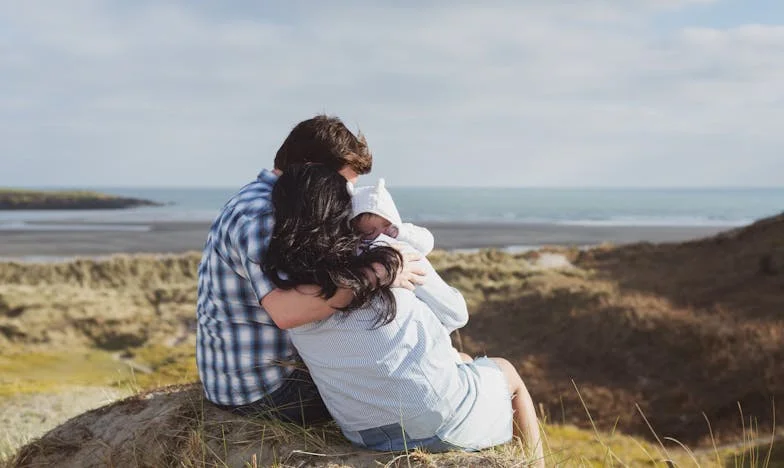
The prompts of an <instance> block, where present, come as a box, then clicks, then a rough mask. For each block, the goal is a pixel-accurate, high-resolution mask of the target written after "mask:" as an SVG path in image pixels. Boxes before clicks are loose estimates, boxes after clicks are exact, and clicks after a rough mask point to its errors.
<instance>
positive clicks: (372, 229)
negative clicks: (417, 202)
mask: <svg viewBox="0 0 784 468" xmlns="http://www.w3.org/2000/svg"><path fill="white" fill-rule="evenodd" d="M354 223H355V224H354V225H355V226H356V229H357V231H359V233H360V234H361V235H362V238H363V239H365V240H373V239H375V238H376V237H378V235H379V234H381V233H384V232H386V231H389V230H390V228H391V226H392V223H390V222H389V221H387V220H386V219H384V218H382V217H381V216H379V215H377V214H373V213H362V214H361V215H359V216H357V218H356V220H355V221H354Z"/></svg>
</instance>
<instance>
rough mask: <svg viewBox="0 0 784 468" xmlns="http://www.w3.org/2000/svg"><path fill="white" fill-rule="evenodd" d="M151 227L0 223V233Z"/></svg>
mask: <svg viewBox="0 0 784 468" xmlns="http://www.w3.org/2000/svg"><path fill="white" fill-rule="evenodd" d="M151 230H152V226H148V225H140V224H89V223H28V222H25V221H9V222H0V231H36V232H41V231H50V232H64V231H66V232H74V231H77V232H84V231H87V232H100V231H118V232H150V231H151Z"/></svg>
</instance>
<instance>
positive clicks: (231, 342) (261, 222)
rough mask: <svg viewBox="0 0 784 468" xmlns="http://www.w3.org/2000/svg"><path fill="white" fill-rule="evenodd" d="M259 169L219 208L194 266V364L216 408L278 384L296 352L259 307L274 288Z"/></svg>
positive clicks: (264, 181) (269, 219) (265, 191)
mask: <svg viewBox="0 0 784 468" xmlns="http://www.w3.org/2000/svg"><path fill="white" fill-rule="evenodd" d="M277 179H278V177H277V176H276V175H275V174H274V173H272V172H270V171H268V170H263V171H261V173H260V174H259V176H258V178H257V179H256V180H255V181H253V182H251V183H250V184H248V185H246V186H245V187H243V188H242V189H241V190H240V191H239V192H238V193H237V194H236V195H234V197H232V198H231V200H229V201H228V202H227V203H226V205H225V206H224V207H223V210H222V211H221V213H220V215H219V216H218V218H217V219H216V220H215V222H214V223H213V224H212V227H211V229H210V233H209V236H208V237H207V243H206V245H205V246H204V253H203V255H202V259H201V263H200V264H199V290H198V294H199V298H198V302H197V306H196V315H197V322H198V325H197V332H196V339H197V340H196V361H197V364H198V366H199V376H200V377H201V381H202V385H203V387H204V393H205V395H206V397H207V399H209V400H210V401H212V402H213V403H217V404H220V405H230V406H237V405H244V404H248V403H253V402H255V401H257V400H260V399H261V398H263V397H264V396H266V395H267V394H268V393H270V392H272V391H274V390H275V389H277V388H278V387H279V386H280V385H281V383H282V379H283V378H285V377H287V376H288V374H289V372H290V371H289V370H287V369H286V368H285V367H282V366H281V365H280V362H281V361H289V360H291V359H292V358H293V357H294V356H295V355H296V351H295V350H294V347H293V346H292V344H291V340H290V339H289V335H288V332H286V331H284V330H281V329H279V328H278V327H277V326H275V323H274V322H273V321H272V319H271V318H270V316H269V315H268V314H267V312H266V311H265V310H264V309H263V308H262V307H261V305H260V304H259V303H260V302H261V299H262V298H263V297H264V296H266V295H267V294H268V293H269V292H270V291H272V290H273V289H274V288H275V287H274V285H273V284H272V283H271V282H270V281H269V280H268V279H267V278H266V277H265V276H264V273H263V271H262V261H263V259H264V253H265V252H266V250H267V247H268V246H269V242H270V239H271V238H272V229H273V227H274V225H275V216H274V213H273V210H272V200H271V197H272V188H273V186H274V185H275V182H276V181H277Z"/></svg>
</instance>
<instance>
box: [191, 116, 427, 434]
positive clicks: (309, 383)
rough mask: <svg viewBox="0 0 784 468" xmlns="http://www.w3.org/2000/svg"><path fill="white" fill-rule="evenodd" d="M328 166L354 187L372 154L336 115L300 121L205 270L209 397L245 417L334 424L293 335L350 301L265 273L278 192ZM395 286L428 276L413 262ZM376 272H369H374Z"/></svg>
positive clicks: (228, 216)
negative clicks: (290, 285) (309, 170)
mask: <svg viewBox="0 0 784 468" xmlns="http://www.w3.org/2000/svg"><path fill="white" fill-rule="evenodd" d="M305 163H317V164H323V165H325V166H327V167H329V168H332V169H334V170H335V171H337V172H338V173H340V174H341V175H342V176H343V177H345V178H346V180H347V181H349V182H351V183H354V182H356V180H357V179H358V178H359V176H360V175H362V174H367V173H369V172H370V170H371V168H372V164H373V156H372V155H371V153H370V150H369V149H368V146H367V143H366V141H365V139H364V137H362V135H361V134H360V135H359V137H357V136H355V135H354V134H353V133H351V131H349V130H348V128H346V126H345V125H344V124H343V122H341V121H340V119H338V118H336V117H327V116H325V115H318V116H316V117H314V118H312V119H308V120H305V121H303V122H300V123H299V124H297V126H295V127H294V129H293V130H292V131H291V133H289V136H288V137H287V138H286V140H285V141H284V142H283V144H282V145H281V147H280V149H279V150H278V152H277V154H276V155H275V169H274V170H273V171H268V170H263V171H261V173H260V174H259V175H258V177H257V179H256V180H255V181H253V182H251V183H249V184H248V185H246V186H245V187H243V188H242V189H241V190H240V191H239V192H238V193H237V194H236V195H234V196H233V197H232V198H231V199H230V200H229V201H228V202H227V203H226V205H225V206H224V207H223V210H222V211H221V213H220V215H218V217H217V219H216V220H215V222H214V223H213V225H212V227H211V229H210V233H209V235H208V237H207V242H206V245H205V247H204V252H203V256H202V260H201V263H200V264H199V287H198V296H199V297H198V302H197V307H196V310H197V324H198V325H197V342H196V361H197V363H198V367H199V376H200V377H201V381H202V386H203V388H204V393H205V396H206V397H207V399H208V400H210V401H211V402H213V403H215V404H217V405H218V406H221V407H223V408H225V409H229V410H232V411H235V412H238V413H240V414H246V415H259V416H272V417H278V418H280V419H282V420H285V421H291V422H296V423H300V424H303V425H304V424H308V423H311V422H317V421H321V420H325V419H328V418H329V413H328V412H327V410H326V407H325V406H324V403H323V402H322V401H321V397H320V396H319V393H318V390H317V389H316V387H315V385H314V384H313V380H312V379H311V378H310V374H309V373H308V372H307V371H306V370H303V369H302V368H303V366H302V364H301V363H299V364H298V365H296V366H292V364H297V363H298V358H297V355H296V350H295V349H294V347H293V346H292V344H291V340H290V339H289V336H288V332H286V331H285V330H286V329H289V328H293V327H296V326H299V325H302V324H305V323H310V322H313V321H316V320H322V319H324V318H327V317H329V316H330V315H331V314H332V313H334V312H335V310H337V309H338V308H341V307H344V306H346V305H347V304H348V303H349V302H351V299H352V297H351V292H350V291H349V290H347V289H346V290H340V291H339V292H338V293H337V294H335V296H333V297H332V298H330V299H329V300H325V299H324V298H322V297H321V296H320V292H321V291H320V290H319V289H318V288H317V287H315V286H310V287H308V286H306V287H300V288H297V289H292V290H287V291H283V290H280V289H275V288H274V286H273V285H272V283H271V282H270V281H269V280H268V279H267V278H266V277H265V275H264V272H263V271H262V264H263V259H264V254H265V252H266V249H267V246H268V245H269V241H270V237H271V236H272V231H273V227H274V223H275V218H274V213H273V211H272V202H271V195H272V188H273V186H274V184H275V182H276V180H277V178H278V176H279V175H280V174H282V173H283V172H284V171H286V169H287V168H288V167H291V166H293V165H298V164H305ZM406 260H407V261H406V262H405V263H404V267H403V268H402V269H401V271H400V272H398V274H397V276H396V279H395V286H397V287H406V288H409V289H413V288H414V285H415V284H421V283H422V281H423V275H424V272H423V271H422V270H421V269H417V267H415V266H414V265H413V264H412V262H413V261H415V260H417V258H415V257H414V256H409V257H407V258H406ZM369 274H370V273H369Z"/></svg>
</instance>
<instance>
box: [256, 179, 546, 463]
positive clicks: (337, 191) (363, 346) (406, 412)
mask: <svg viewBox="0 0 784 468" xmlns="http://www.w3.org/2000/svg"><path fill="white" fill-rule="evenodd" d="M272 203H273V206H274V209H275V223H276V224H275V230H274V232H273V237H272V240H271V242H270V246H269V250H268V252H267V255H266V258H265V272H266V274H267V275H268V277H269V278H270V279H271V280H272V281H273V283H275V284H276V286H277V287H279V288H283V289H290V288H296V287H302V286H303V285H317V286H319V287H320V288H321V291H322V294H323V295H325V296H326V297H331V296H333V295H334V294H335V293H336V292H337V291H338V289H340V288H346V289H350V290H351V291H352V292H353V297H354V299H353V301H352V302H351V304H349V305H348V306H347V307H346V308H345V309H344V310H343V311H341V312H337V313H335V314H334V315H332V316H331V317H330V318H328V319H326V320H322V321H319V322H315V323H311V324H307V325H304V326H301V327H297V328H293V329H291V330H290V334H291V338H292V341H293V343H294V346H295V347H296V348H297V350H298V351H299V353H300V356H301V357H302V359H303V361H304V362H305V364H306V365H307V367H308V369H309V370H310V373H311V375H312V377H313V380H314V381H315V383H316V386H317V387H318V389H319V392H320V393H321V396H322V398H323V399H324V402H325V403H326V405H327V408H328V409H329V411H330V413H331V414H332V416H333V417H334V418H335V420H336V421H337V423H338V424H339V425H340V427H341V429H342V430H343V433H344V434H345V435H346V437H347V438H348V439H349V440H351V441H352V442H353V443H355V444H358V445H360V446H364V447H368V448H371V449H376V450H404V449H412V448H415V447H420V448H423V449H426V450H429V451H444V450H450V449H462V450H479V449H483V448H486V447H490V446H493V445H498V444H501V443H504V442H507V441H508V440H510V439H511V438H512V435H513V429H512V426H513V419H514V435H516V436H517V437H519V438H520V439H522V441H523V442H524V444H525V446H526V447H527V449H528V450H529V451H530V453H531V454H532V455H533V456H534V457H535V458H536V459H538V460H539V463H542V462H541V460H542V447H541V440H540V437H539V428H538V423H537V420H536V413H535V410H534V406H533V403H532V401H531V397H530V395H529V394H528V391H527V390H526V388H525V385H524V384H523V382H522V380H521V379H520V376H519V374H518V373H517V371H516V370H515V369H514V367H513V366H512V365H511V364H510V363H509V362H508V361H506V360H504V359H498V358H478V359H476V360H475V361H472V362H466V363H463V362H456V359H455V357H454V356H455V355H454V351H453V349H452V345H451V341H450V339H449V333H450V332H451V331H453V330H454V329H456V328H459V327H462V326H463V325H465V323H466V322H467V320H468V313H467V310H466V304H465V300H464V299H463V297H462V296H461V295H460V293H459V292H458V291H457V290H455V289H453V288H451V287H449V286H448V285H447V284H446V283H444V281H443V280H442V279H441V278H440V277H439V276H438V274H437V273H436V272H435V270H434V269H433V267H432V266H431V265H430V263H429V262H428V261H427V260H426V259H425V260H422V262H423V263H424V265H423V266H424V267H425V269H426V270H427V272H428V276H427V281H426V284H425V285H423V286H420V287H418V288H417V289H416V291H415V292H412V291H408V290H406V289H390V288H389V285H390V284H391V282H392V280H393V279H394V276H395V274H396V272H397V270H398V269H399V268H400V265H401V263H402V258H401V254H400V253H399V252H398V251H397V250H396V249H393V248H391V247H388V246H386V245H379V244H378V243H376V244H375V245H373V246H369V247H368V246H366V245H363V243H362V239H361V237H360V236H361V235H360V234H359V233H357V232H355V231H354V230H353V229H352V226H351V222H350V220H351V217H352V213H351V196H350V194H349V191H348V189H347V187H346V180H345V179H344V178H343V177H341V176H340V175H339V174H337V173H335V172H334V171H332V170H330V169H328V168H325V167H322V166H317V165H309V166H303V167H299V168H297V169H294V170H289V171H286V172H285V173H284V174H283V175H282V176H281V177H280V179H279V180H278V182H277V183H276V185H275V188H274V190H273V194H272ZM369 269H372V270H374V271H375V272H376V277H377V281H376V282H375V284H374V283H373V282H371V281H368V280H367V276H368V275H366V274H365V272H366V271H368V270H369ZM371 276H372V275H371ZM311 287H312V286H311ZM510 399H511V403H510Z"/></svg>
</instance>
